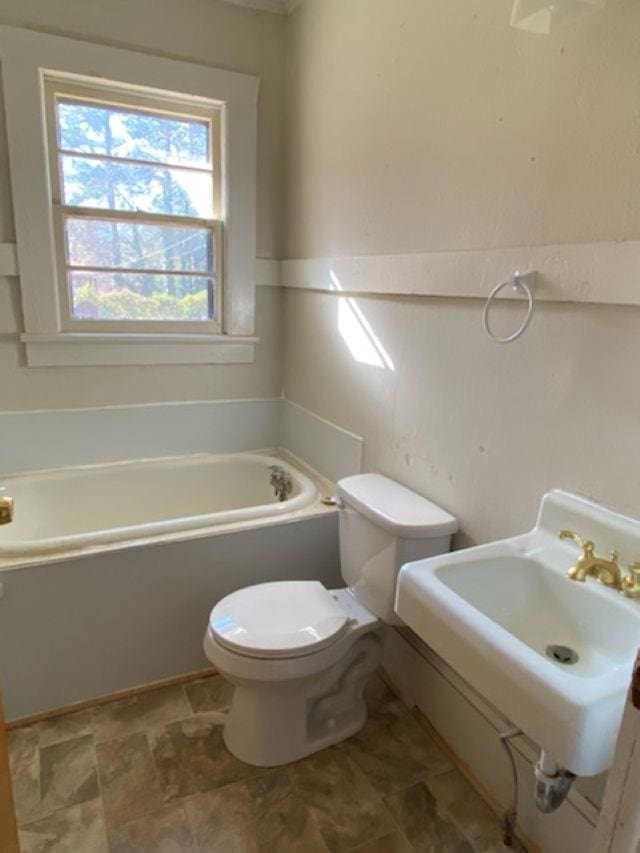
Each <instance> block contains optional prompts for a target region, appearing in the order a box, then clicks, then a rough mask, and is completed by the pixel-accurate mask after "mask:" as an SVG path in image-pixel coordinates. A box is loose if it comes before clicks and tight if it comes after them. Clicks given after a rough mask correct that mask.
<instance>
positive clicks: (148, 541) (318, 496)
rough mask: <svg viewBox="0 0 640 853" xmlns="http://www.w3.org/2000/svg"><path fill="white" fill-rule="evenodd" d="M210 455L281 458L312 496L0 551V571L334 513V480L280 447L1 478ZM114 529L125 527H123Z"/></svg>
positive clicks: (207, 454) (47, 470)
mask: <svg viewBox="0 0 640 853" xmlns="http://www.w3.org/2000/svg"><path fill="white" fill-rule="evenodd" d="M211 456H219V457H227V458H229V457H234V456H236V457H247V456H261V457H269V458H272V459H276V460H278V461H280V462H284V463H285V464H286V465H289V466H290V467H291V468H293V469H294V470H295V472H296V473H297V474H301V475H302V476H304V477H306V478H307V479H308V480H310V481H311V483H312V484H313V485H314V486H315V497H314V498H313V500H312V501H311V502H310V503H309V504H307V505H305V506H302V507H298V508H297V509H293V510H291V509H289V510H288V511H280V512H277V513H270V514H268V515H262V516H254V517H252V518H240V519H237V520H232V521H226V522H223V523H217V524H209V525H204V526H201V527H192V528H182V529H180V530H173V531H165V532H160V533H156V534H151V535H145V536H136V537H132V538H129V539H120V540H110V541H103V542H99V543H94V544H90V545H79V546H78V547H75V548H66V549H65V548H60V549H56V550H51V551H49V552H46V553H42V552H31V553H22V554H15V555H0V573H2V572H3V571H10V570H11V569H18V568H24V567H28V566H33V565H39V564H42V563H57V562H61V561H63V560H75V559H82V557H85V556H89V555H96V554H101V553H104V552H107V551H109V552H110V551H119V550H123V549H125V548H126V549H128V548H138V547H139V548H142V547H146V546H149V545H156V544H158V545H159V544H163V543H165V542H181V541H187V540H190V539H204V538H207V537H212V536H219V535H224V534H227V533H233V532H238V533H240V532H242V531H244V530H250V529H254V528H259V527H267V526H272V525H275V524H290V523H295V522H297V521H303V520H306V519H309V518H315V517H319V516H324V515H329V514H335V513H337V508H336V507H335V506H329V505H326V504H324V503H323V501H322V498H323V497H324V496H325V495H333V494H334V493H335V484H334V483H332V482H331V481H330V480H328V479H327V478H326V477H324V476H323V475H322V474H320V473H319V472H318V471H316V470H315V469H314V468H312V467H311V466H310V465H309V464H308V463H306V462H305V461H304V460H302V459H300V458H299V457H297V456H295V454H293V453H291V452H290V451H288V450H286V449H285V448H281V447H271V448H260V449H257V450H246V451H239V452H235V453H210V452H204V453H189V454H178V455H173V456H160V457H153V458H148V457H145V458H143V459H130V460H121V461H116V462H105V463H90V464H87V465H77V466H75V465H74V466H65V467H62V468H45V469H39V470H33V471H21V472H17V473H14V474H9V475H6V477H5V478H3V479H6V480H10V479H12V478H13V479H17V478H19V477H22V476H34V475H38V474H51V473H56V472H63V471H68V470H70V469H71V470H74V471H80V470H87V469H95V468H105V467H109V468H112V467H116V466H117V467H121V466H124V465H132V464H136V463H146V462H154V461H155V462H159V461H160V462H170V461H175V460H181V459H185V458H188V459H195V458H197V457H207V458H209V457H211ZM1 476H2V475H0V477H1ZM256 506H278V504H265V505H262V504H257V505H256ZM251 508H252V507H250V508H249V509H251ZM204 517H208V516H204ZM192 518H193V516H192ZM116 529H117V530H126V529H127V528H116Z"/></svg>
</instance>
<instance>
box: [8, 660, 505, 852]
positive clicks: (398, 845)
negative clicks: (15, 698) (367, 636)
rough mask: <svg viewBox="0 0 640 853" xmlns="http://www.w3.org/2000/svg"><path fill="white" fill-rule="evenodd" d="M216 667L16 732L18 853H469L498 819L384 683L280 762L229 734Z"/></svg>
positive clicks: (494, 840)
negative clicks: (294, 758)
mask: <svg viewBox="0 0 640 853" xmlns="http://www.w3.org/2000/svg"><path fill="white" fill-rule="evenodd" d="M229 697H230V690H229V688H228V686H227V685H226V684H225V682H224V681H223V680H222V679H221V678H220V676H213V677H211V678H207V679H203V680H201V681H194V682H191V683H188V684H185V685H178V686H172V687H166V688H162V689H160V690H156V691H154V692H151V693H146V694H142V695H140V696H137V697H135V698H133V699H126V700H121V701H118V702H112V703H111V704H109V705H103V706H101V707H98V708H94V709H91V710H87V711H80V712H78V713H76V714H72V715H68V716H66V717H60V718H58V719H56V720H52V721H49V722H43V723H38V724H36V725H33V726H31V727H29V728H22V729H17V730H15V731H14V732H12V733H11V735H10V749H11V759H12V770H13V779H14V789H15V796H16V801H17V812H18V822H19V825H20V843H21V847H22V851H23V853H35V851H38V853H40V851H48V853H54V851H55V853H62V851H64V853H107V851H109V853H134V851H135V853H156V851H158V853H160V851H161V853H187V851H189V853H205V851H206V853H209V851H211V853H245V851H265V853H266V851H269V853H277V851H282V853H285V851H286V853H289V851H292V853H293V851H299V853H327V851H335V852H336V853H341V852H342V851H351V850H354V851H356V850H357V851H359V853H405V851H420V853H422V852H423V851H424V853H427V851H428V853H473V851H478V852H479V851H497V850H503V849H504V848H503V847H502V844H501V842H500V836H499V831H498V828H497V822H496V819H495V817H494V816H493V815H492V814H491V812H490V811H489V809H488V808H487V807H486V805H485V804H484V803H483V802H482V800H481V799H480V798H479V797H478V796H477V795H476V793H475V792H474V791H473V790H472V789H471V788H470V786H469V785H468V784H467V783H466V781H465V780H464V778H463V777H462V776H461V775H460V774H459V773H458V771H457V770H455V769H454V768H453V767H452V765H451V763H450V762H449V760H448V759H447V757H446V756H445V755H444V754H443V753H442V752H441V751H440V750H439V749H438V747H437V746H436V745H435V744H434V742H433V741H432V740H431V739H430V738H429V737H428V736H427V735H426V734H425V732H424V730H423V729H422V728H421V727H420V726H419V725H418V723H417V722H416V721H415V719H414V718H413V717H412V716H411V714H409V712H408V711H407V710H406V709H405V708H404V707H403V706H402V705H401V704H400V702H399V701H398V700H397V699H396V698H395V696H394V695H393V694H392V693H391V692H390V691H389V690H388V689H387V688H386V687H385V686H384V685H383V684H382V682H381V681H379V680H377V679H376V680H375V681H374V682H373V683H372V685H371V687H370V689H369V690H368V701H369V707H370V719H369V721H368V723H367V725H366V726H365V728H364V729H363V730H362V732H360V733H359V734H358V735H356V736H355V737H353V738H351V739H350V740H349V741H347V742H345V743H344V744H341V745H340V746H337V747H334V748H332V749H329V750H326V751H325V752H322V753H318V754H316V755H314V756H311V757H310V758H307V759H305V760H303V761H300V762H298V763H297V764H293V765H290V766H288V767H285V768H279V769H275V770H261V769H259V768H255V767H249V766H248V765H246V764H242V763H241V762H240V761H238V760H237V759H235V758H234V757H233V756H231V755H230V754H229V753H228V752H227V750H226V749H225V747H224V745H223V743H222V723H223V721H224V713H225V709H226V708H227V707H228V702H229Z"/></svg>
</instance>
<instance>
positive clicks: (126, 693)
mask: <svg viewBox="0 0 640 853" xmlns="http://www.w3.org/2000/svg"><path fill="white" fill-rule="evenodd" d="M216 672H217V670H216V668H215V667H214V666H208V667H205V668H204V669H197V670H195V671H194V672H185V673H183V674H182V675H173V676H171V677H170V678H161V679H159V680H158V681H152V682H150V683H149V684H140V685H138V686H137V687H129V688H128V689H127V690H116V691H114V692H113V693H105V694H104V695H103V696H96V697H95V698H93V699H83V700H82V701H81V702H73V703H72V704H71V705H65V706H64V707H62V708H53V709H51V710H49V711H42V712H40V713H38V714H29V715H28V716H26V717H17V718H16V719H15V720H10V721H8V722H7V723H6V729H7V731H12V730H13V729H21V728H23V727H24V726H31V725H33V724H34V723H41V722H43V721H44V720H53V719H55V718H56V717H64V716H66V715H67V714H73V713H75V712H76V711H84V710H85V709H86V708H95V707H97V706H98V705H107V704H109V702H117V701H118V700H119V699H131V698H132V697H133V696H140V695H141V694H142V693H151V692H152V691H153V690H160V689H161V688H162V687H171V686H172V685H173V684H187V683H188V682H190V681H197V680H198V679H199V678H207V677H208V676H211V675H215V674H216Z"/></svg>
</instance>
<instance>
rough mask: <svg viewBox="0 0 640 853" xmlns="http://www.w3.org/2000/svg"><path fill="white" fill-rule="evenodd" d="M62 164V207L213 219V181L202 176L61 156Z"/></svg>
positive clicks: (186, 172) (209, 177)
mask: <svg viewBox="0 0 640 853" xmlns="http://www.w3.org/2000/svg"><path fill="white" fill-rule="evenodd" d="M61 160H62V197H63V202H64V204H68V205H72V206H76V207H99V208H106V209H108V210H133V211H142V212H144V213H165V214H168V215H172V216H198V217H202V218H204V219H210V218H211V217H212V216H213V181H212V178H211V176H210V175H207V174H203V173H202V172H188V171H185V170H183V169H173V168H162V167H160V166H151V165H149V166H134V165H130V164H124V163H114V162H112V161H108V160H87V159H85V158H84V157H75V156H71V155H62V157H61Z"/></svg>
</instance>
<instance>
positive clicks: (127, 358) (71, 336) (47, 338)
mask: <svg viewBox="0 0 640 853" xmlns="http://www.w3.org/2000/svg"><path fill="white" fill-rule="evenodd" d="M20 340H21V341H22V343H23V344H24V345H25V348H26V352H27V366H28V367H82V366H94V365H137V364H138V365H142V364H251V363H252V362H253V361H254V347H255V344H257V343H259V341H260V338H257V337H253V336H244V335H243V336H233V337H232V336H230V335H202V334H153V333H152V334H146V333H140V334H130V333H112V334H107V333H104V332H99V333H96V332H61V333H59V334H50V335H33V334H24V335H21V336H20Z"/></svg>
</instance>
